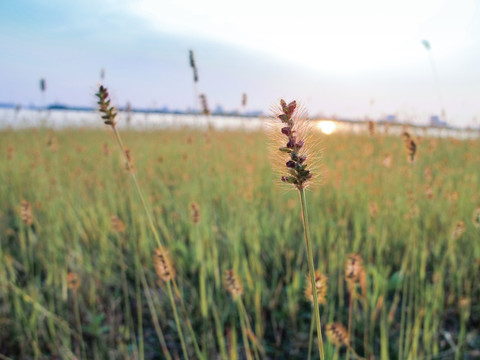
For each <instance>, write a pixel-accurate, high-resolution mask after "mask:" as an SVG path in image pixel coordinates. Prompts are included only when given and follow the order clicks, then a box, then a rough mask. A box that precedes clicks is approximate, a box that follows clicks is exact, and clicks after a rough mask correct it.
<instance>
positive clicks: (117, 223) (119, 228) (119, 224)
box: [110, 215, 125, 234]
mask: <svg viewBox="0 0 480 360" xmlns="http://www.w3.org/2000/svg"><path fill="white" fill-rule="evenodd" d="M110 222H111V223H112V228H113V230H114V231H115V232H117V233H122V234H123V233H124V232H125V223H124V222H123V221H122V220H120V219H119V218H118V216H116V215H112V216H110Z"/></svg>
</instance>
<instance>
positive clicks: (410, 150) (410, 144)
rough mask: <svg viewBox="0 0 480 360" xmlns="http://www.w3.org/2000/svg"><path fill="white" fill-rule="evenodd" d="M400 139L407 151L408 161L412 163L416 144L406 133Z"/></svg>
mask: <svg viewBox="0 0 480 360" xmlns="http://www.w3.org/2000/svg"><path fill="white" fill-rule="evenodd" d="M402 137H403V144H404V146H405V149H406V150H407V154H408V160H409V161H410V162H411V163H413V161H414V160H415V154H416V152H417V144H416V143H415V141H414V140H413V138H412V137H411V136H410V134H409V133H408V132H407V131H405V132H404V133H403V134H402Z"/></svg>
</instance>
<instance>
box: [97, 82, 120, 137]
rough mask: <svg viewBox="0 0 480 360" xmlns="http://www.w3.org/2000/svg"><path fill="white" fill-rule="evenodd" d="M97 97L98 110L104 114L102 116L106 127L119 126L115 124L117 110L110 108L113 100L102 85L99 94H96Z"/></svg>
mask: <svg viewBox="0 0 480 360" xmlns="http://www.w3.org/2000/svg"><path fill="white" fill-rule="evenodd" d="M95 96H96V97H97V98H98V102H97V104H98V110H99V111H100V112H101V113H103V114H104V115H102V119H103V122H104V123H105V125H110V126H112V127H115V125H116V124H117V123H116V122H115V117H116V116H117V110H116V109H115V108H114V107H113V106H110V102H111V100H110V94H109V93H108V90H107V88H106V87H104V86H103V85H100V87H99V88H98V92H97V93H96V94H95Z"/></svg>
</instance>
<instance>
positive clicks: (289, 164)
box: [285, 160, 295, 169]
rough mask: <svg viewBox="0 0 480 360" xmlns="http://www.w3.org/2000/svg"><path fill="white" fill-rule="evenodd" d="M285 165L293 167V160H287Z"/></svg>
mask: <svg viewBox="0 0 480 360" xmlns="http://www.w3.org/2000/svg"><path fill="white" fill-rule="evenodd" d="M285 165H287V167H289V168H291V169H294V168H295V161H292V160H288V161H287V162H286V164H285Z"/></svg>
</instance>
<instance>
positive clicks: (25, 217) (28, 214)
mask: <svg viewBox="0 0 480 360" xmlns="http://www.w3.org/2000/svg"><path fill="white" fill-rule="evenodd" d="M20 217H21V218H22V221H23V222H24V223H25V224H26V225H27V226H31V225H32V224H33V216H32V205H30V203H29V202H28V201H26V200H23V201H22V204H21V205H20Z"/></svg>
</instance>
